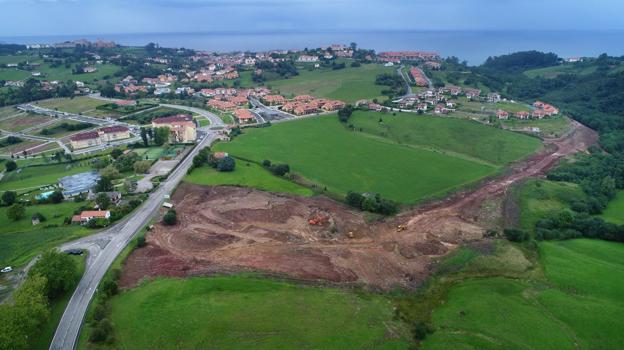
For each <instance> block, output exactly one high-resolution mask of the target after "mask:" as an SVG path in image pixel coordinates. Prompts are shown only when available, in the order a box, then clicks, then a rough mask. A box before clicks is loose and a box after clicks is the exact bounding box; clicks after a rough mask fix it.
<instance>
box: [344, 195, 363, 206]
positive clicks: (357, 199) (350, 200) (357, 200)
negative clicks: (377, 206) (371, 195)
mask: <svg viewBox="0 0 624 350" xmlns="http://www.w3.org/2000/svg"><path fill="white" fill-rule="evenodd" d="M345 200H346V202H347V204H349V205H350V206H352V207H355V208H358V209H362V201H364V196H362V195H361V194H359V193H357V192H353V191H349V192H347V196H346V198H345Z"/></svg>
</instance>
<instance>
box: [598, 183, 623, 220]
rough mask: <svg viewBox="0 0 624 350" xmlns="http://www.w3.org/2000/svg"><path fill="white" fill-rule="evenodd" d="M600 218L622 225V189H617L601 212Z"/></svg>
mask: <svg viewBox="0 0 624 350" xmlns="http://www.w3.org/2000/svg"><path fill="white" fill-rule="evenodd" d="M601 216H602V218H603V219H605V220H606V221H609V222H612V223H614V224H618V225H624V191H618V193H617V195H616V196H615V198H614V199H613V200H611V201H610V202H609V204H607V208H606V209H605V210H604V211H603V212H602V215H601Z"/></svg>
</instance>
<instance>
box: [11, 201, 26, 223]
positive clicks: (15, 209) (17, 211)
mask: <svg viewBox="0 0 624 350" xmlns="http://www.w3.org/2000/svg"><path fill="white" fill-rule="evenodd" d="M24 214H26V208H24V206H23V205H21V204H18V203H16V204H13V205H11V206H10V207H9V209H8V210H7V217H8V218H9V219H10V220H12V221H17V220H19V219H21V218H23V217H24Z"/></svg>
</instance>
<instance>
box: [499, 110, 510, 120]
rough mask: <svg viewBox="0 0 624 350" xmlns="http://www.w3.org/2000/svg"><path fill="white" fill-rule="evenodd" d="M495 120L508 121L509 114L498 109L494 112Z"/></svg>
mask: <svg viewBox="0 0 624 350" xmlns="http://www.w3.org/2000/svg"><path fill="white" fill-rule="evenodd" d="M496 118H498V119H509V113H507V111H503V110H502V109H499V110H498V111H496Z"/></svg>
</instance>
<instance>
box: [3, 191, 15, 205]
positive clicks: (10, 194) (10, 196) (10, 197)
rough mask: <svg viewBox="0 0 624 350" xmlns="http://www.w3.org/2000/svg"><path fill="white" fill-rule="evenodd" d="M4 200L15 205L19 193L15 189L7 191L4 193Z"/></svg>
mask: <svg viewBox="0 0 624 350" xmlns="http://www.w3.org/2000/svg"><path fill="white" fill-rule="evenodd" d="M2 201H3V202H4V204H6V205H13V204H14V203H15V201H17V193H15V192H14V191H6V192H4V193H3V194H2Z"/></svg>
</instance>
